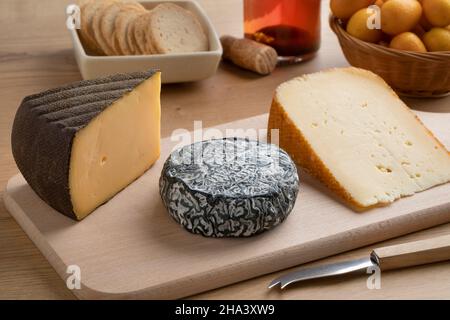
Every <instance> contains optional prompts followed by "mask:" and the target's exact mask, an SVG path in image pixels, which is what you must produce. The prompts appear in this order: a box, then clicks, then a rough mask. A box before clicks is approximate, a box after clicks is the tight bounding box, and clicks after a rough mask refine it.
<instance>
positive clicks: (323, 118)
mask: <svg viewBox="0 0 450 320" xmlns="http://www.w3.org/2000/svg"><path fill="white" fill-rule="evenodd" d="M276 99H277V100H278V102H279V103H280V104H281V105H282V107H283V109H284V110H285V111H286V113H287V114H288V116H289V118H290V119H291V120H292V122H293V123H294V124H295V126H296V127H297V128H298V130H300V132H301V133H302V135H303V136H304V137H305V139H306V140H307V141H308V143H309V144H310V145H311V147H312V148H313V150H314V152H315V154H316V155H317V156H318V157H319V158H320V159H321V160H322V162H323V163H324V165H325V166H326V167H327V168H328V169H329V171H330V172H331V173H332V175H333V176H334V178H335V179H336V180H337V181H338V182H339V184H340V185H341V186H342V187H344V189H345V190H346V191H347V192H348V193H349V194H350V195H351V196H352V198H353V199H354V200H355V201H356V202H357V203H359V204H360V205H361V206H364V207H369V206H372V205H376V204H378V203H389V202H392V201H394V200H395V199H398V198H400V197H402V196H408V195H412V194H414V193H416V192H419V191H422V190H425V189H428V188H430V187H433V186H435V185H438V184H442V183H446V182H448V181H449V180H450V157H449V154H448V152H447V150H446V149H445V148H444V147H443V146H442V145H441V144H440V143H439V142H438V141H437V140H436V139H435V138H434V137H433V136H432V134H431V133H430V132H429V131H428V130H427V129H426V128H425V127H424V126H423V125H422V124H421V123H420V122H419V121H418V120H417V119H416V117H415V115H414V114H413V113H412V112H411V111H410V110H409V109H408V108H407V107H406V106H405V105H404V103H403V102H402V101H401V100H400V99H399V98H398V97H396V96H395V95H394V93H393V92H392V91H391V90H390V88H388V87H387V85H386V84H385V83H384V82H383V81H381V80H380V79H379V78H376V77H375V76H374V75H372V74H369V73H367V72H365V71H358V70H357V69H341V70H334V71H329V72H324V73H317V74H312V75H309V76H307V77H304V78H297V79H294V80H292V81H289V82H286V83H284V84H283V85H281V86H280V87H279V89H278V90H277V94H276Z"/></svg>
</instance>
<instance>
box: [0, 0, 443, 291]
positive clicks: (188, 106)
mask: <svg viewBox="0 0 450 320" xmlns="http://www.w3.org/2000/svg"><path fill="white" fill-rule="evenodd" d="M71 2H73V1H71V0H41V1H33V0H4V1H0V21H2V28H1V31H0V92H2V105H1V107H0V185H1V186H2V187H0V189H2V190H3V189H4V187H5V186H6V182H7V181H8V179H9V178H10V177H11V176H13V175H14V174H16V173H17V168H16V166H15V164H14V161H13V159H12V155H11V149H10V132H11V125H12V120H13V117H14V114H15V112H16V110H17V107H18V105H19V103H20V101H21V99H22V98H23V97H24V96H25V95H28V94H31V93H35V92H37V91H40V90H44V89H47V88H50V87H53V86H58V85H61V84H64V83H67V82H71V81H76V80H79V79H80V78H81V77H80V74H79V72H78V69H77V66H76V63H75V60H74V57H73V53H72V48H71V43H70V37H69V34H68V31H67V30H66V29H65V27H64V22H65V16H64V11H65V7H66V5H67V4H69V3H71ZM199 2H200V4H201V5H202V6H203V7H204V8H205V10H206V11H207V13H208V14H209V16H210V18H211V20H212V22H213V24H214V25H215V27H216V29H217V31H218V33H219V35H223V34H231V35H235V36H239V35H241V34H242V0H227V1H216V0H199ZM323 9H324V10H323V13H324V14H323V23H322V25H323V32H322V39H323V41H322V48H321V51H320V53H319V55H318V57H317V58H316V59H315V60H313V61H310V62H308V63H305V64H301V65H297V66H291V67H284V68H280V69H278V70H276V71H275V72H274V74H272V75H271V76H269V77H262V78H261V77H258V76H255V75H253V74H252V73H249V72H246V71H242V70H240V69H238V68H236V67H234V66H232V65H230V64H228V63H225V64H222V65H221V67H220V69H219V71H218V73H217V75H216V76H215V77H213V78H211V79H208V80H205V81H202V82H199V83H193V84H182V85H169V86H164V87H163V95H162V103H163V135H164V136H168V135H170V133H171V132H172V131H173V130H174V129H176V128H181V127H182V128H188V129H192V127H193V121H194V120H199V119H202V120H203V124H204V126H212V125H217V124H220V123H224V122H229V121H234V120H237V119H242V118H247V117H250V116H255V115H258V114H263V113H265V112H267V110H268V107H269V104H270V101H271V98H272V94H273V90H274V89H275V87H276V86H277V85H278V84H279V83H281V82H283V81H285V80H287V79H289V78H291V77H293V76H297V75H300V74H302V73H306V72H312V71H316V70H319V69H323V68H327V67H333V66H346V65H347V63H346V61H345V59H344V58H343V55H342V53H341V51H340V49H339V47H338V43H337V40H336V38H335V36H334V35H333V34H332V33H331V32H330V30H329V29H328V26H327V24H326V19H327V17H328V3H327V1H324V3H323ZM405 101H406V103H407V104H408V105H409V106H411V107H413V108H414V109H416V110H421V111H426V112H435V113H449V112H450V98H444V99H435V100H425V99H419V100H417V99H405ZM224 106H225V107H224ZM2 194H3V192H0V197H2ZM446 233H447V234H448V233H450V224H447V225H445V226H442V227H438V228H433V229H430V230H427V231H423V232H419V233H415V234H413V235H411V236H408V237H401V238H399V239H396V240H392V241H389V242H387V243H383V244H378V245H377V247H378V246H380V245H388V244H392V243H401V242H403V241H406V240H416V239H421V238H426V237H429V236H433V235H439V234H446ZM373 247H374V246H371V247H368V248H365V249H361V250H357V251H352V252H349V253H347V254H345V255H340V256H338V257H334V258H331V259H326V260H325V261H324V262H328V261H334V260H340V259H343V258H355V257H360V256H361V254H365V253H367V252H370V250H371V249H372V248H373ZM449 267H450V264H449V263H440V264H435V265H430V266H423V267H416V268H410V269H406V270H402V271H395V272H389V273H387V274H386V275H385V276H384V278H383V285H382V289H381V290H367V289H365V279H353V280H350V281H335V282H329V281H327V280H321V281H317V282H314V283H309V284H304V285H302V286H301V287H300V288H301V290H299V287H297V288H294V289H289V290H288V291H285V292H283V293H280V292H276V291H270V292H269V291H267V290H266V285H267V283H269V282H270V280H272V278H273V277H275V276H277V275H279V274H280V273H276V274H273V275H268V276H264V277H259V278H256V279H254V280H250V281H245V282H242V283H239V284H237V285H233V286H228V287H226V288H222V289H218V290H214V291H211V292H208V293H205V294H202V295H199V296H197V298H218V299H221V298H225V299H227V298H249V299H259V298H262V299H264V298H276V299H278V298H280V299H288V298H289V299H315V298H332V299H342V298H344V299H355V298H367V299H372V298H373V299H380V298H407V299H409V298H447V299H450V274H449V272H448V270H449ZM0 288H1V289H0V298H4V299H5V298H6V299H17V298H19V299H20V298H32V299H53V298H61V299H66V298H73V297H74V296H73V294H72V293H71V292H70V291H69V290H68V289H66V288H65V286H64V283H63V281H61V279H60V278H59V276H58V275H57V274H56V272H55V271H54V270H53V268H52V267H51V266H50V265H49V264H48V262H47V261H46V260H45V259H44V258H43V256H42V255H41V253H40V252H39V251H38V250H37V249H36V247H35V246H34V245H33V244H32V242H31V241H30V240H29V239H28V237H27V236H26V235H25V233H23V231H21V229H20V227H19V226H18V225H17V223H16V222H15V221H14V219H12V218H11V217H10V215H9V214H8V212H7V211H6V209H5V206H4V204H3V201H0ZM361 289H362V290H361Z"/></svg>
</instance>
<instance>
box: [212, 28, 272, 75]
mask: <svg viewBox="0 0 450 320" xmlns="http://www.w3.org/2000/svg"><path fill="white" fill-rule="evenodd" d="M220 41H221V42H222V47H223V58H224V59H226V60H230V61H232V62H233V63H234V64H236V65H237V66H239V67H241V68H244V69H247V70H251V71H253V72H256V73H259V74H261V75H268V74H270V73H272V71H273V70H274V69H275V67H276V66H277V62H278V55H277V52H276V51H275V49H273V48H272V47H270V46H267V45H265V44H262V43H259V42H257V41H253V40H250V39H246V38H244V39H238V38H235V37H232V36H223V37H221V38H220Z"/></svg>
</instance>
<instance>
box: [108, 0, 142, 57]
mask: <svg viewBox="0 0 450 320" xmlns="http://www.w3.org/2000/svg"><path fill="white" fill-rule="evenodd" d="M145 12H147V11H146V9H145V8H144V7H142V9H140V8H137V7H124V8H123V9H122V10H121V11H120V12H119V13H118V14H117V17H116V21H115V26H114V29H115V31H114V36H113V38H114V48H115V50H116V51H118V52H121V54H125V55H133V54H135V53H136V49H135V46H136V45H135V44H134V43H133V42H132V38H134V31H133V25H134V21H135V20H136V19H137V18H138V17H139V16H140V15H141V14H143V13H145Z"/></svg>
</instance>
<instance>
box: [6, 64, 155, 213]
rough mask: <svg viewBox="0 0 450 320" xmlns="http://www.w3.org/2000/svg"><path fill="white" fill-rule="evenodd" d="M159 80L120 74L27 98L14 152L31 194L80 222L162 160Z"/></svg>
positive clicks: (14, 132) (16, 123)
mask: <svg viewBox="0 0 450 320" xmlns="http://www.w3.org/2000/svg"><path fill="white" fill-rule="evenodd" d="M160 89H161V80H160V73H159V72H155V71H149V72H140V73H132V74H119V75H115V76H112V77H108V78H101V79H96V80H88V81H81V82H77V83H74V84H71V85H68V86H65V87H61V88H57V89H53V90H48V91H45V92H43V93H40V94H36V95H32V96H29V97H26V98H25V99H24V100H23V102H22V104H21V105H20V107H19V109H18V111H17V114H16V117H15V120H14V125H13V130H12V151H13V155H14V159H15V161H16V163H17V166H18V167H19V170H20V171H21V173H22V174H23V176H24V178H25V179H26V180H27V182H28V184H29V185H30V186H31V188H32V189H33V190H34V191H35V192H36V193H37V194H38V195H39V196H40V197H41V198H42V199H43V200H44V201H45V202H47V203H48V204H49V205H50V206H52V207H53V208H55V209H56V210H58V211H59V212H61V213H63V214H65V215H67V216H69V217H71V218H73V219H76V220H81V219H83V218H84V217H86V216H87V215H88V214H90V213H91V212H92V211H94V210H95V209H96V208H97V207H98V206H100V205H102V204H103V203H105V202H106V201H108V200H109V199H110V198H112V197H113V196H114V195H115V194H116V193H118V192H119V191H120V190H122V189H123V188H125V187H126V186H127V185H128V184H130V183H131V182H132V181H133V180H135V179H136V178H138V177H139V176H141V175H142V174H143V173H144V172H145V171H146V170H147V169H149V168H150V166H151V165H152V164H153V163H154V162H155V161H156V160H157V159H158V158H159V155H160Z"/></svg>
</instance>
